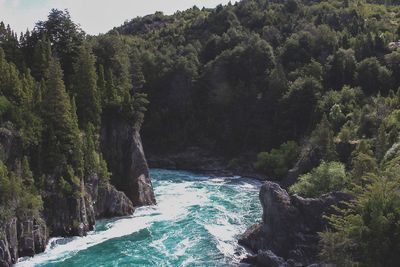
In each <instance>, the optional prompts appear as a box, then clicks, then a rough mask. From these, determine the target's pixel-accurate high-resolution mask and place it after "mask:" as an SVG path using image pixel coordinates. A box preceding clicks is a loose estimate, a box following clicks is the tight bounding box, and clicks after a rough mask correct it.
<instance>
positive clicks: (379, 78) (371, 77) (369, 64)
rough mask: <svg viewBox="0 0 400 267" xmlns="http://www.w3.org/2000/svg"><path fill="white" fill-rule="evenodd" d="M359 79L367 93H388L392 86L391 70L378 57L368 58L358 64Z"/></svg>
mask: <svg viewBox="0 0 400 267" xmlns="http://www.w3.org/2000/svg"><path fill="white" fill-rule="evenodd" d="M357 81H358V84H359V85H360V86H361V88H362V90H363V91H364V93H365V94H367V95H371V94H376V93H378V92H381V93H383V94H387V93H388V92H389V89H390V88H391V72H390V71H389V70H388V69H387V68H386V67H384V66H381V64H380V63H379V61H378V60H377V59H376V58H374V57H372V58H366V59H364V60H363V61H361V62H360V63H359V64H358V66H357Z"/></svg>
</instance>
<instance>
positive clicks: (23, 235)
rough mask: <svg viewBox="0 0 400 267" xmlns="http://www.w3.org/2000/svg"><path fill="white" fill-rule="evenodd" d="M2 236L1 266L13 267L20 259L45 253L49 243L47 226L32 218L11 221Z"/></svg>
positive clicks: (0, 239)
mask: <svg viewBox="0 0 400 267" xmlns="http://www.w3.org/2000/svg"><path fill="white" fill-rule="evenodd" d="M1 235H3V238H0V266H11V265H12V264H14V263H15V262H16V261H17V259H18V257H24V256H33V255H34V254H36V253H40V252H43V251H44V249H45V246H46V242H47V230H46V226H45V225H44V224H43V223H39V222H37V221H35V220H34V219H30V218H29V219H26V220H19V219H18V218H17V217H13V218H11V219H9V220H8V222H7V223H6V224H5V226H4V228H3V230H2V231H1Z"/></svg>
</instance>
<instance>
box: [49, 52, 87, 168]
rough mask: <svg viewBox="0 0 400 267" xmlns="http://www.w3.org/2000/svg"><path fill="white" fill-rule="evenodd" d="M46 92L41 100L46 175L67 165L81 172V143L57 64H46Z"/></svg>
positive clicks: (59, 67)
mask: <svg viewBox="0 0 400 267" xmlns="http://www.w3.org/2000/svg"><path fill="white" fill-rule="evenodd" d="M46 87H47V92H46V94H45V96H44V100H43V117H44V125H45V126H46V128H45V132H44V134H43V148H44V151H43V153H44V161H43V164H44V166H42V168H43V170H44V171H45V173H47V174H51V173H52V172H54V171H55V170H56V169H59V168H60V167H64V170H65V168H66V166H67V165H71V166H72V167H73V168H74V170H75V171H76V173H77V174H78V175H79V174H81V173H82V152H81V140H80V133H79V129H78V122H77V121H76V117H75V115H74V111H73V110H72V105H71V102H70V98H69V97H68V94H67V92H66V90H65V85H64V82H63V73H62V70H61V65H60V63H59V61H58V60H57V59H55V58H52V59H51V61H50V73H49V80H48V81H47V85H46Z"/></svg>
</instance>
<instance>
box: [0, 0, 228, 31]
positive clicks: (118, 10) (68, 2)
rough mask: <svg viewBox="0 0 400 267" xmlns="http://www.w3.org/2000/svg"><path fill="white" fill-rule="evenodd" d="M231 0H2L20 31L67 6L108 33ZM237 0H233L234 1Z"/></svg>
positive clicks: (1, 17)
mask: <svg viewBox="0 0 400 267" xmlns="http://www.w3.org/2000/svg"><path fill="white" fill-rule="evenodd" d="M228 2H229V0H108V1H105V0H0V21H4V23H5V24H10V26H11V28H12V29H13V30H14V31H16V32H17V33H20V32H25V31H26V29H30V30H31V29H32V28H33V27H34V25H35V23H36V22H37V21H39V20H45V19H46V18H47V15H48V13H49V11H50V9H51V8H58V9H65V8H67V9H68V10H69V12H70V14H71V17H72V20H73V21H74V22H75V23H77V24H80V25H81V27H82V29H83V30H84V31H85V32H87V33H89V34H98V33H105V32H107V31H109V30H110V29H112V28H113V27H114V26H119V25H121V24H122V23H123V22H124V21H125V20H131V19H132V18H135V17H137V16H144V15H147V14H151V13H154V12H155V11H163V12H164V14H173V13H174V12H175V11H177V10H185V9H187V8H190V7H193V6H194V5H196V6H197V7H199V8H202V7H203V6H204V7H215V6H217V5H218V4H226V3H228ZM233 2H235V1H232V3H233Z"/></svg>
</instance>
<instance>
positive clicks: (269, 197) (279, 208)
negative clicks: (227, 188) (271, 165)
mask: <svg viewBox="0 0 400 267" xmlns="http://www.w3.org/2000/svg"><path fill="white" fill-rule="evenodd" d="M349 200H351V197H350V196H349V195H347V194H345V193H341V192H334V193H331V194H328V195H324V196H322V197H320V198H302V197H299V196H297V195H294V196H290V195H289V194H288V193H287V192H286V190H284V189H282V188H281V187H280V186H279V185H278V184H276V183H273V182H266V183H265V184H264V185H263V186H262V187H261V190H260V201H261V204H262V207H263V216H262V223H260V224H256V225H253V226H252V227H250V228H249V229H248V230H247V231H246V232H245V233H244V234H243V235H242V236H241V238H240V240H239V243H240V244H242V245H244V246H246V247H248V248H250V249H251V250H253V251H254V252H256V253H258V252H259V251H263V252H266V251H268V250H270V251H272V252H273V253H274V254H275V255H278V256H279V257H282V258H283V259H291V261H290V262H291V263H290V264H295V265H296V266H297V265H300V266H306V265H308V264H312V263H314V262H315V261H316V260H317V254H318V241H319V236H318V232H321V231H323V230H325V229H326V227H327V226H328V225H327V222H326V220H324V218H323V215H324V214H332V213H334V212H335V211H334V209H333V207H332V205H340V202H341V201H349ZM259 254H260V253H259ZM267 254H268V253H267ZM267 254H265V253H264V256H263V255H260V256H259V257H257V260H259V258H260V260H262V259H263V260H266V257H265V255H267ZM288 264H289V262H288ZM266 266H268V265H266ZM271 266H274V265H271ZM288 266H290V265H288Z"/></svg>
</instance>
